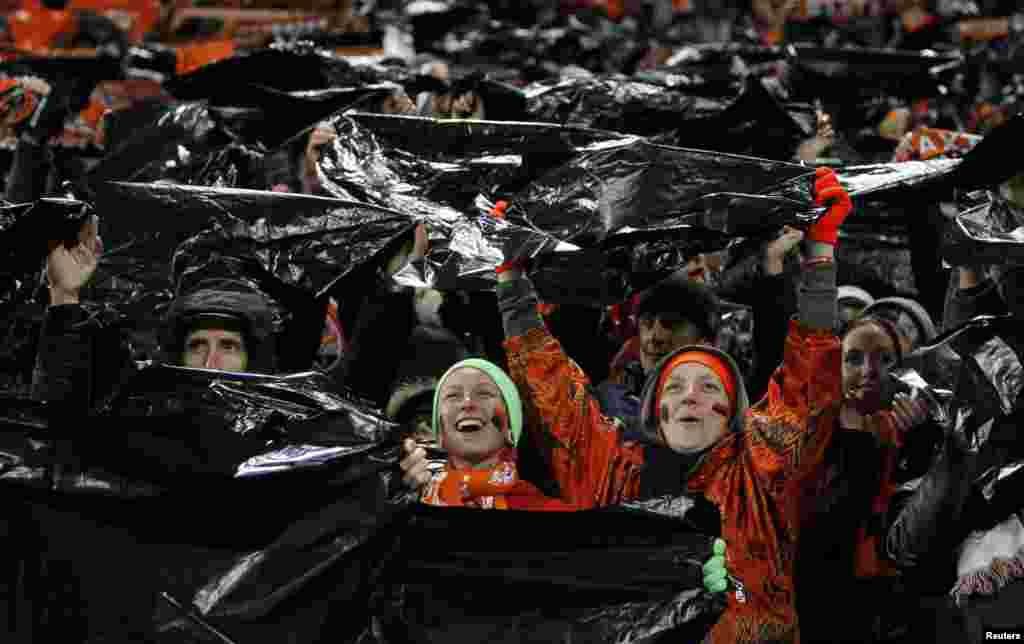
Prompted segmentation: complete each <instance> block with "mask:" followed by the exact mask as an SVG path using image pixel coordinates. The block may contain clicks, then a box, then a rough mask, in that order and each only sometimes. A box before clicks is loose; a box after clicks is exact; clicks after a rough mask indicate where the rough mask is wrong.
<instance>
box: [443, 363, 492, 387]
mask: <svg viewBox="0 0 1024 644" xmlns="http://www.w3.org/2000/svg"><path fill="white" fill-rule="evenodd" d="M480 385H492V386H495V387H496V386H497V385H496V384H495V382H494V379H493V378H491V377H490V376H489V375H487V374H486V373H485V372H483V371H481V370H480V369H477V368H476V367H459V368H458V369H456V370H455V371H453V372H451V373H450V374H448V377H447V378H445V379H444V386H445V387H446V388H448V387H476V386H480Z"/></svg>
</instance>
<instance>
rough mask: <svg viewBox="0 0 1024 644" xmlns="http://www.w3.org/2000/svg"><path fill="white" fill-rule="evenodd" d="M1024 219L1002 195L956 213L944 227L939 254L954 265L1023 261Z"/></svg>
mask: <svg viewBox="0 0 1024 644" xmlns="http://www.w3.org/2000/svg"><path fill="white" fill-rule="evenodd" d="M1022 225H1024V221H1022V220H1021V216H1020V214H1019V213H1018V209H1016V208H1014V207H1013V206H1012V205H1010V204H1008V203H1007V202H1006V201H1005V200H1004V199H1002V198H1000V197H998V196H997V197H995V198H994V200H993V201H991V202H989V203H985V204H982V205H980V206H975V207H974V208H971V209H969V210H966V211H965V212H962V213H959V214H958V215H957V216H956V217H955V218H953V219H952V220H951V221H950V222H949V224H948V225H947V227H946V230H945V234H944V236H943V240H942V241H943V245H942V256H943V259H945V260H946V261H947V262H949V263H950V264H951V265H953V266H965V265H969V266H976V265H982V264H996V265H1003V264H1013V265H1019V264H1021V263H1024V234H1022V230H1021V226H1022Z"/></svg>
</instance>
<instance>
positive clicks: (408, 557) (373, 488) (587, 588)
mask: <svg viewBox="0 0 1024 644" xmlns="http://www.w3.org/2000/svg"><path fill="white" fill-rule="evenodd" d="M30 407H31V405H30V406H25V405H21V406H20V407H19V408H18V410H17V413H14V414H12V413H11V408H10V407H5V409H7V410H8V412H7V414H6V417H5V421H4V422H5V424H4V425H3V429H4V431H3V432H2V433H0V441H2V448H0V454H2V455H3V457H2V459H0V491H3V492H7V493H8V495H7V498H8V499H10V500H11V502H12V503H11V506H10V507H9V509H10V510H11V513H12V514H16V515H17V516H19V517H20V518H21V520H22V521H23V523H21V524H19V529H20V530H22V531H23V532H24V534H23V535H22V539H23V540H22V541H20V542H19V543H20V546H21V548H22V550H19V551H18V552H16V553H13V554H16V555H17V556H18V557H20V558H21V560H22V561H23V562H25V566H26V568H25V569H26V570H27V571H29V575H28V576H27V579H28V580H30V581H27V582H24V583H30V584H32V585H31V586H30V587H29V588H27V589H26V590H28V591H29V592H30V593H34V594H31V595H30V596H31V597H32V599H33V601H34V605H32V606H31V610H30V611H29V613H28V614H33V615H35V620H36V621H34V622H33V623H32V624H31V629H32V632H34V633H36V634H39V633H42V634H47V633H50V634H55V633H57V632H60V633H62V636H63V638H64V640H65V641H76V642H78V641H83V642H84V641H102V640H103V639H104V638H107V639H116V640H124V639H134V640H137V641H139V640H142V641H160V642H195V641H201V642H202V641H219V642H221V643H222V644H223V642H225V641H230V642H237V643H238V644H241V643H242V642H250V641H266V640H267V639H276V638H278V637H281V638H283V637H285V634H287V635H288V636H290V637H292V638H299V640H300V641H310V642H314V641H355V640H356V638H357V637H358V636H359V635H360V633H362V634H364V635H366V634H367V633H369V626H370V624H369V622H370V621H371V619H373V620H374V621H376V622H377V623H378V625H380V624H385V625H388V626H390V627H391V628H394V627H396V625H398V626H400V625H401V624H398V622H400V621H403V620H404V622H405V623H404V627H405V629H406V632H407V633H412V634H413V635H414V636H416V637H417V638H418V637H426V636H428V634H429V629H428V628H427V627H428V626H429V625H428V624H424V623H421V622H420V623H417V621H416V620H414V619H413V620H409V619H407V618H408V617H410V616H414V615H415V607H414V606H412V605H403V603H402V602H403V600H402V599H401V597H402V595H403V593H405V594H406V596H408V594H407V591H408V590H409V589H413V590H415V589H416V588H418V589H419V590H420V591H423V590H424V589H426V592H427V594H428V596H429V595H430V594H431V593H430V587H433V588H434V589H435V592H437V593H440V594H441V595H444V594H445V593H446V592H449V591H450V589H451V588H452V583H451V582H452V577H451V576H452V575H454V576H455V577H456V578H458V579H460V580H462V581H464V582H465V583H466V584H472V583H474V582H476V583H477V584H478V585H477V587H478V588H479V587H482V588H492V589H493V588H495V584H497V587H498V588H501V589H506V588H509V587H508V586H506V584H508V583H510V582H509V580H510V579H514V580H515V583H516V587H517V588H519V589H520V590H533V591H536V592H515V593H511V594H510V595H509V596H507V597H505V598H504V599H503V600H499V601H495V602H489V601H486V600H487V599H488V596H486V595H484V594H481V595H480V596H479V599H483V600H485V602H486V603H487V604H488V605H489V606H490V607H492V608H494V609H495V615H497V616H499V617H500V618H502V619H504V620H513V621H517V620H522V619H532V617H531V616H533V615H536V614H537V612H538V611H541V612H543V613H547V614H548V618H547V620H546V624H545V627H546V628H547V629H548V632H554V633H561V634H563V635H565V634H567V633H573V634H575V635H576V636H577V641H594V642H597V641H601V642H604V641H608V637H609V636H610V635H612V634H615V635H616V636H618V637H620V638H622V639H621V641H646V639H645V638H648V637H652V636H654V635H655V634H657V633H660V632H663V631H666V630H669V631H671V630H672V629H674V628H682V629H685V628H688V627H692V628H694V629H696V630H694V631H685V630H684V631H681V632H688V633H693V634H695V635H697V636H699V635H701V634H702V633H703V629H705V628H706V627H707V626H708V625H709V624H710V623H711V622H713V620H714V619H715V617H716V616H717V612H718V610H720V609H721V599H720V598H721V596H718V597H717V598H716V597H714V596H709V595H707V594H706V593H704V592H703V590H702V572H701V566H702V564H703V562H704V561H706V559H707V558H708V557H709V556H710V553H711V544H712V538H711V536H709V534H708V533H703V534H702V532H701V531H702V530H708V531H709V532H710V535H713V534H716V531H717V527H718V522H719V519H718V517H717V514H716V513H715V512H714V511H713V508H711V507H710V506H708V505H707V504H706V502H701V501H699V500H691V499H687V498H685V497H681V498H676V499H655V500H651V501H648V502H642V503H634V504H629V505H628V506H626V507H623V508H621V509H614V508H612V509H607V510H600V511H591V512H586V513H555V514H549V513H541V514H533V513H511V512H484V511H459V510H457V509H454V510H453V509H442V508H425V507H424V508H415V509H414V508H410V506H409V505H408V504H409V501H410V495H409V494H408V493H407V492H406V491H405V490H404V486H402V485H401V484H400V483H399V481H398V478H399V474H398V471H397V468H396V466H397V461H398V459H399V458H400V450H399V446H398V438H399V436H400V433H399V432H398V431H397V429H398V428H396V427H395V426H394V425H392V424H390V423H388V422H386V421H384V420H383V419H382V418H380V417H379V416H378V415H377V414H376V412H375V411H373V410H372V409H369V408H367V407H366V406H365V404H364V403H362V402H360V401H357V400H354V399H351V398H347V397H345V396H344V395H339V394H336V393H331V392H330V391H328V390H325V389H324V388H323V380H322V377H321V376H318V375H316V374H294V375H290V376H276V377H275V376H257V375H254V374H238V373H226V372H213V371H205V370H190V369H182V368H174V367H167V366H162V365H153V366H149V367H145V368H143V370H142V372H141V373H140V374H139V377H138V378H135V379H132V380H131V381H130V382H128V383H126V386H125V387H124V388H123V389H122V390H121V392H120V393H119V395H118V396H116V397H115V398H113V399H111V400H110V401H109V402H108V403H107V404H106V405H104V406H103V407H102V408H101V409H100V410H99V412H98V414H97V415H96V416H94V417H93V418H92V422H91V423H90V426H91V427H93V428H95V432H98V433H93V434H85V433H83V432H81V431H70V432H65V431H62V430H61V429H60V428H59V427H56V426H53V425H52V424H51V425H50V427H49V429H47V428H46V427H45V425H44V424H43V423H41V422H39V419H40V418H49V419H50V420H51V421H56V422H58V423H60V424H64V423H69V422H72V423H73V422H74V419H64V418H62V417H61V416H59V415H57V416H54V415H53V414H52V413H50V412H48V411H46V410H39V409H35V411H33V409H32V408H30ZM33 419H36V420H33ZM55 430H56V434H55V433H54V431H55ZM47 437H49V438H47ZM55 437H56V440H54V438H55ZM40 438H41V439H42V440H40ZM410 509H414V512H412V513H410V512H409V510H410ZM708 509H710V510H711V511H710V512H701V511H700V510H708ZM526 524H531V525H533V526H535V527H534V528H533V529H530V530H528V531H527V532H526V533H524V532H523V526H524V525H526ZM514 526H515V527H514ZM33 529H34V530H36V531H37V532H36V533H35V536H32V534H33V532H32V531H33ZM480 534H485V535H490V538H485V539H479V538H477V537H476V536H475V535H480ZM455 535H462V536H463V539H462V541H459V542H452V543H451V546H452V547H446V548H443V549H442V548H436V547H435V546H436V544H438V543H442V542H445V541H450V540H451V539H452V537H453V536H455ZM531 535H532V536H531ZM33 548H36V550H34V551H33ZM552 553H561V555H560V556H557V557H555V556H554V555H553V554H552ZM552 557H555V558H554V560H552ZM595 557H597V558H600V560H602V561H604V562H606V563H607V562H609V561H614V562H616V564H615V566H614V567H613V566H603V567H602V566H595V563H594V562H595ZM112 559H116V560H117V561H118V562H119V564H120V565H117V566H111V565H110V561H111V560H112ZM541 560H548V561H550V562H551V564H552V565H551V567H550V569H546V568H545V567H537V566H536V565H535V562H536V561H541ZM481 561H489V562H490V563H491V564H493V565H492V566H488V567H485V568H481V566H480V565H479V564H480V562H481ZM626 570H630V571H632V572H631V573H629V574H627V573H626ZM641 573H642V574H641ZM403 588H405V590H403ZM545 589H546V590H547V591H548V594H543V593H541V592H539V591H542V590H545ZM552 591H556V592H558V593H559V594H558V595H557V597H561V600H560V601H559V602H558V603H557V604H556V606H557V610H556V611H554V612H552V611H551V610H550V608H551V606H550V601H551V600H552V599H554V598H555V597H556V596H555V595H552V594H550V593H551V592H552ZM566 591H569V592H570V594H569V595H568V596H567V595H566ZM439 596H440V595H439ZM23 597H24V595H23ZM396 598H397V601H398V603H397V604H396V603H395V599H396ZM388 599H391V600H392V601H387V600H388ZM569 603H571V604H573V606H572V607H569V608H570V610H565V609H566V608H567V607H568V604H569ZM469 608H471V607H470V606H469V605H466V606H459V605H454V604H452V605H448V606H445V607H444V610H445V611H446V613H445V614H444V617H445V618H446V619H447V620H449V621H448V622H446V623H447V624H450V625H452V626H453V627H456V626H467V625H469V626H472V625H473V624H475V623H477V624H478V623H479V620H478V619H477V617H476V616H475V615H474V613H473V611H471V610H468V609H469ZM23 626H26V625H23ZM417 633H418V634H419V635H418V636H417V635H416V634H417ZM217 634H219V635H217ZM364 641H365V640H364ZM511 641H519V640H511Z"/></svg>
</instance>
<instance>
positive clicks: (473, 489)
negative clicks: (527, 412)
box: [420, 448, 575, 511]
mask: <svg viewBox="0 0 1024 644" xmlns="http://www.w3.org/2000/svg"><path fill="white" fill-rule="evenodd" d="M515 457H516V453H515V450H514V449H512V448H507V449H504V450H502V453H501V455H500V457H499V460H498V462H497V463H496V464H495V465H494V466H492V467H488V468H481V469H458V468H455V467H453V466H452V465H451V464H450V463H449V465H448V466H447V467H445V469H443V470H441V471H440V472H438V473H437V474H435V475H434V477H433V478H432V479H431V480H430V483H429V484H427V487H426V488H425V489H424V490H423V495H422V496H421V498H420V500H421V501H423V502H424V503H426V504H428V505H444V506H455V507H468V508H479V509H483V510H549V511H566V510H573V509H575V508H573V507H571V506H569V505H568V504H566V503H564V502H563V501H561V500H559V499H554V498H551V497H548V496H545V495H544V494H543V493H542V492H541V491H540V489H539V488H538V487H537V486H536V485H534V484H533V483H530V482H529V481H524V480H522V479H520V478H519V472H518V470H517V469H516V464H515Z"/></svg>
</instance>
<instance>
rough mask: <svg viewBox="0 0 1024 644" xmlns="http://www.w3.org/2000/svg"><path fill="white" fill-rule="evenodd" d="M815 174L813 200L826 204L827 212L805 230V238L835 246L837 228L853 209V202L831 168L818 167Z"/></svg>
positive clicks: (837, 235)
mask: <svg viewBox="0 0 1024 644" xmlns="http://www.w3.org/2000/svg"><path fill="white" fill-rule="evenodd" d="M816 174H817V178H816V179H815V180H814V195H815V198H814V202H815V203H816V204H818V205H819V206H828V212H826V213H825V214H824V215H822V216H821V219H819V220H818V221H816V222H814V224H813V225H812V226H811V227H810V228H809V229H808V230H807V239H808V240H810V241H816V242H822V243H825V244H831V245H832V246H835V245H836V241H837V240H838V239H839V228H840V227H841V226H842V225H843V221H844V220H845V219H846V217H847V215H849V214H850V212H851V211H853V202H852V201H851V200H850V195H849V193H847V192H846V189H845V188H843V186H841V185H840V184H839V179H837V178H836V173H835V172H834V171H833V170H832V168H818V170H817V173H816Z"/></svg>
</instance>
